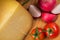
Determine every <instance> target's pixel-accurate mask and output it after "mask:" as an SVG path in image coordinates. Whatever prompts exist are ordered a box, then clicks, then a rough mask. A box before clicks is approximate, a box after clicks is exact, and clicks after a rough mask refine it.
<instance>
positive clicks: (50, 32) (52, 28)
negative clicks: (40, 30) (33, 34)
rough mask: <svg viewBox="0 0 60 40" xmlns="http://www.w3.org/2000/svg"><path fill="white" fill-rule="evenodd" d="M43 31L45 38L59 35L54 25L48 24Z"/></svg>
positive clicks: (56, 26) (57, 28)
mask: <svg viewBox="0 0 60 40" xmlns="http://www.w3.org/2000/svg"><path fill="white" fill-rule="evenodd" d="M44 29H45V30H46V32H45V34H46V36H47V37H49V38H55V37H57V36H58V34H59V27H58V25H57V24H56V23H48V24H47V25H46V26H45V27H44Z"/></svg>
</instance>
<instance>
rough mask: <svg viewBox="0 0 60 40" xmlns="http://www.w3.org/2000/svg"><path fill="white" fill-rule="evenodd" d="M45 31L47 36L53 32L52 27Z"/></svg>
mask: <svg viewBox="0 0 60 40" xmlns="http://www.w3.org/2000/svg"><path fill="white" fill-rule="evenodd" d="M47 32H48V36H50V34H53V33H54V32H53V29H51V28H48V29H47Z"/></svg>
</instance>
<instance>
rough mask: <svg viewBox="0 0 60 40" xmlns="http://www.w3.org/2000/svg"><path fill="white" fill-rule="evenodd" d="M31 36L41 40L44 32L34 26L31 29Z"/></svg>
mask: <svg viewBox="0 0 60 40" xmlns="http://www.w3.org/2000/svg"><path fill="white" fill-rule="evenodd" d="M31 34H32V35H31V36H32V38H33V39H35V40H43V39H44V33H43V32H42V29H41V28H35V29H33V30H32V31H31Z"/></svg>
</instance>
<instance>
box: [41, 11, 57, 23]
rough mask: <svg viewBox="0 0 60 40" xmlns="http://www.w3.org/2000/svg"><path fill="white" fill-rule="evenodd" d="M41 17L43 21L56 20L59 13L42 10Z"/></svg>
mask: <svg viewBox="0 0 60 40" xmlns="http://www.w3.org/2000/svg"><path fill="white" fill-rule="evenodd" d="M41 18H42V20H43V21H45V22H47V23H49V22H54V21H55V20H56V19H57V15H55V14H52V13H47V12H42V16H41Z"/></svg>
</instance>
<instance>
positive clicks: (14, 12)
mask: <svg viewBox="0 0 60 40" xmlns="http://www.w3.org/2000/svg"><path fill="white" fill-rule="evenodd" d="M2 4H3V5H1V9H3V10H4V11H1V14H2V16H1V20H0V24H1V25H0V40H23V38H24V36H25V35H26V34H27V32H28V31H29V29H30V28H31V26H32V17H31V15H30V14H29V13H28V12H27V11H26V10H25V9H24V8H23V7H22V6H21V5H19V4H18V3H17V2H16V1H14V2H3V3H2ZM5 7H6V9H4V8H5ZM3 14H4V15H3Z"/></svg>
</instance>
